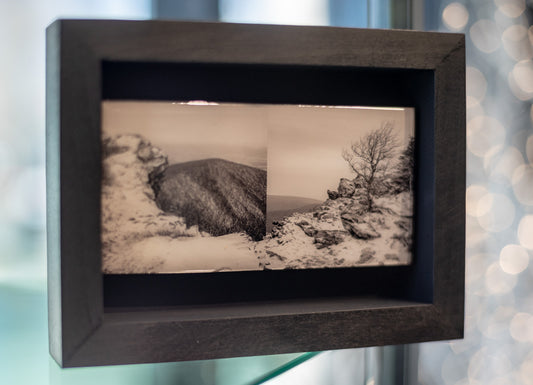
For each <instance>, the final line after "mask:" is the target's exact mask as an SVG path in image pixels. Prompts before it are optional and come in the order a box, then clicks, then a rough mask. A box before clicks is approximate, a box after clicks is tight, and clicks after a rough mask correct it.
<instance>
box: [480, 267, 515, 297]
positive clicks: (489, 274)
mask: <svg viewBox="0 0 533 385" xmlns="http://www.w3.org/2000/svg"><path fill="white" fill-rule="evenodd" d="M516 281H517V278H516V275H512V274H507V273H506V272H504V271H503V270H502V269H501V267H500V265H499V263H492V264H491V265H490V266H489V267H488V269H487V271H486V272H485V287H486V289H487V291H488V292H489V293H491V294H503V293H508V292H510V291H511V290H513V288H514V287H515V286H516Z"/></svg>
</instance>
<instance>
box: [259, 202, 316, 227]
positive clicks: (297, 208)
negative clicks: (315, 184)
mask: <svg viewBox="0 0 533 385" xmlns="http://www.w3.org/2000/svg"><path fill="white" fill-rule="evenodd" d="M322 203H324V202H323V201H319V200H316V199H311V198H302V197H295V196H283V195H269V196H268V197H267V219H266V231H267V233H269V232H270V231H271V230H272V222H274V221H280V220H282V219H283V218H285V217H288V216H290V215H292V214H294V213H307V212H310V211H313V210H314V209H315V208H316V207H317V206H319V205H321V204H322Z"/></svg>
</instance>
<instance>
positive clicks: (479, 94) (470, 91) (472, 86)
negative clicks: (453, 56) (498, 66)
mask: <svg viewBox="0 0 533 385" xmlns="http://www.w3.org/2000/svg"><path fill="white" fill-rule="evenodd" d="M486 92H487V80H486V79H485V76H484V75H483V74H482V73H481V71H480V70H478V69H477V68H475V67H471V66H468V67H466V94H467V96H470V97H473V98H474V100H476V101H478V102H481V101H483V99H484V98H485V93H486ZM468 104H472V103H468V99H467V105H468ZM472 107H473V106H472Z"/></svg>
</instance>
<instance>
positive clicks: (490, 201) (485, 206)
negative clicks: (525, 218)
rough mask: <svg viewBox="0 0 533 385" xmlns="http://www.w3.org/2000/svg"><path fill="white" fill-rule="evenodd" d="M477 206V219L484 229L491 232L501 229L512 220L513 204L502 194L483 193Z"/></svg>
mask: <svg viewBox="0 0 533 385" xmlns="http://www.w3.org/2000/svg"><path fill="white" fill-rule="evenodd" d="M477 206H478V207H477V220H478V222H479V225H480V226H481V227H482V228H483V229H485V230H486V231H489V232H491V233H496V232H500V231H503V230H505V229H507V228H509V226H511V224H512V223H513V221H514V218H515V206H514V204H513V202H512V201H511V200H510V199H509V198H508V197H507V196H505V195H503V194H493V193H488V194H485V195H484V196H483V197H481V199H480V200H479V202H478V205H477Z"/></svg>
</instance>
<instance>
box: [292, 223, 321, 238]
mask: <svg viewBox="0 0 533 385" xmlns="http://www.w3.org/2000/svg"><path fill="white" fill-rule="evenodd" d="M296 226H298V227H300V228H301V229H302V230H303V232H304V233H305V235H307V236H308V237H314V236H315V234H316V233H317V230H316V229H315V228H314V227H313V226H312V225H311V224H310V223H309V222H307V221H300V222H298V223H296Z"/></svg>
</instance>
